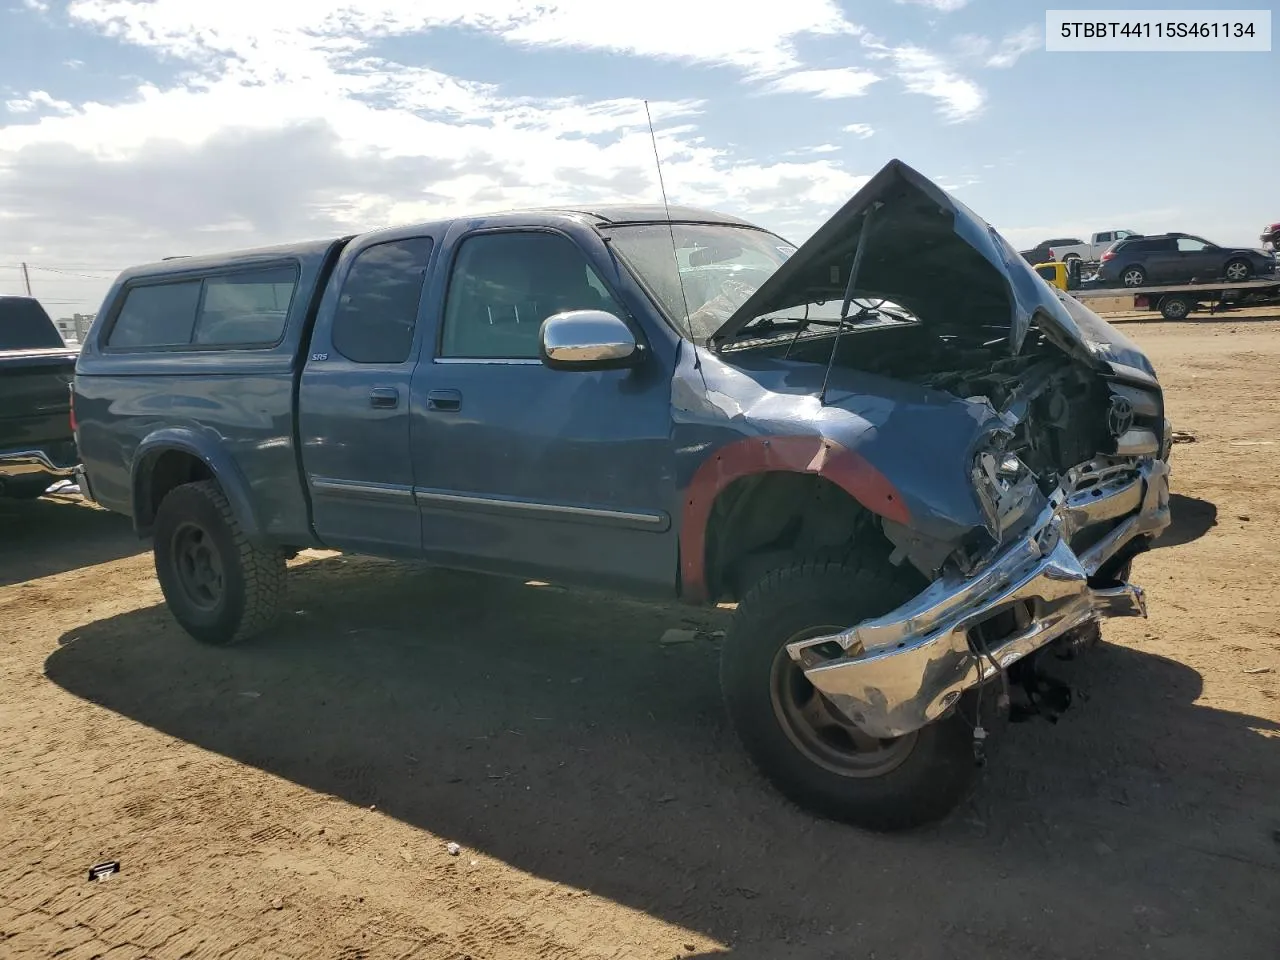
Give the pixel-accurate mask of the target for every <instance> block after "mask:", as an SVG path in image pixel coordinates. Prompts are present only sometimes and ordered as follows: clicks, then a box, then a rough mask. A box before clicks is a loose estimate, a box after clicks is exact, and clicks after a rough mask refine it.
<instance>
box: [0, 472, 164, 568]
mask: <svg viewBox="0 0 1280 960" xmlns="http://www.w3.org/2000/svg"><path fill="white" fill-rule="evenodd" d="M147 549H149V548H148V547H147V545H146V544H144V543H143V542H141V541H140V540H139V539H138V538H137V536H135V535H134V532H133V526H132V524H131V523H130V522H129V520H128V518H126V517H123V516H120V515H119V514H115V513H109V512H107V511H106V510H100V509H98V508H96V507H93V506H90V505H88V504H86V503H85V502H84V501H83V500H81V499H80V498H79V497H78V496H74V495H60V494H46V495H45V496H44V497H41V498H40V499H39V500H8V499H5V498H3V497H0V587H5V586H9V585H10V584H13V583H21V582H22V581H24V580H35V579H37V578H39V577H48V576H52V575H53V574H55V573H65V572H66V571H68V570H77V569H79V568H81V567H87V566H92V565H93V564H96V563H106V562H107V561H109V560H119V559H120V558H122V557H130V556H134V555H135V554H139V553H142V552H143V551H145V550H147Z"/></svg>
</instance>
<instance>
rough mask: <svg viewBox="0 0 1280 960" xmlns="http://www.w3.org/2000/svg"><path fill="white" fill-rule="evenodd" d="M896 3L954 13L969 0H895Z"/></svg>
mask: <svg viewBox="0 0 1280 960" xmlns="http://www.w3.org/2000/svg"><path fill="white" fill-rule="evenodd" d="M895 2H897V3H902V4H908V3H909V4H912V5H914V6H917V7H929V8H930V9H932V10H937V11H938V12H939V13H954V12H955V11H956V10H959V9H960V8H961V7H966V6H968V5H969V0H895Z"/></svg>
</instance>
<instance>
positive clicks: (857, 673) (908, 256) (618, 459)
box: [74, 161, 1171, 829]
mask: <svg viewBox="0 0 1280 960" xmlns="http://www.w3.org/2000/svg"><path fill="white" fill-rule="evenodd" d="M74 411H75V417H76V423H77V431H76V439H77V443H78V445H79V450H80V454H81V459H82V461H83V470H84V475H83V481H84V485H83V489H85V490H86V491H87V492H88V493H89V495H91V496H92V497H93V498H95V499H96V500H97V501H98V502H100V503H101V504H102V505H104V506H106V507H108V508H110V509H112V510H116V511H119V512H121V513H124V514H128V515H129V516H131V517H132V518H133V521H134V524H135V525H136V528H137V531H138V533H139V534H140V535H142V536H150V537H152V538H153V543H154V553H155V563H156V572H157V576H158V578H159V581H160V585H161V587H162V588H163V591H164V595H165V599H166V601H167V604H168V606H169V608H170V610H171V611H172V613H173V615H174V616H175V618H176V619H177V621H178V622H179V623H180V624H181V625H182V627H183V628H185V630H186V631H187V632H188V633H190V634H191V635H192V636H194V637H195V638H196V639H198V640H201V641H204V642H207V643H215V644H223V643H231V642H235V641H239V640H242V639H245V638H248V637H250V636H253V635H255V634H259V633H261V632H262V631H264V630H267V629H268V628H269V627H270V625H271V623H272V619H273V617H274V616H275V614H276V611H277V609H278V608H279V606H280V603H281V597H282V594H283V592H284V590H285V580H286V575H285V567H286V560H287V559H288V558H289V557H290V556H292V555H294V554H295V553H297V551H299V550H301V549H305V548H313V547H328V548H335V549H339V550H344V551H351V552H360V553H367V554H375V555H379V556H386V557H407V558H415V559H419V560H425V561H427V562H429V563H430V564H433V565H437V566H443V567H455V568H464V569H469V570H476V571H483V572H488V573H494V574H502V575H515V576H519V577H523V578H536V579H540V580H548V581H557V582H561V583H566V584H578V585H584V586H592V587H602V588H606V589H611V590H615V591H622V592H626V593H628V594H630V595H633V596H652V597H679V598H683V599H684V600H686V601H688V602H691V603H703V602H723V601H732V602H736V603H737V610H736V613H735V616H734V620H733V624H732V627H731V629H730V631H729V634H728V636H727V637H726V639H725V641H724V644H723V648H722V663H721V679H722V686H723V692H724V698H725V701H726V704H727V707H728V711H729V714H730V716H731V718H732V721H733V723H734V726H735V728H736V729H737V731H738V733H739V735H740V739H741V741H742V743H743V744H744V746H745V748H746V750H747V751H748V753H749V754H750V755H751V757H752V758H753V760H754V761H755V762H756V764H757V766H758V767H759V768H760V770H761V771H762V772H763V773H764V774H765V775H766V776H767V777H768V778H769V779H771V780H772V781H773V782H774V783H775V784H776V785H777V786H778V787H779V788H780V789H781V790H782V791H783V792H784V793H785V794H787V795H788V796H790V797H791V798H793V799H794V800H796V801H798V802H799V803H800V804H802V805H804V806H806V807H808V808H809V809H811V810H813V811H815V812H817V813H820V814H823V815H827V816H830V817H834V818H839V819H843V820H846V821H849V822H852V823H856V824H860V825H864V826H867V827H872V828H878V829H896V828H903V827H909V826H912V825H915V824H919V823H922V822H925V821H928V820H931V819H934V818H937V817H939V816H942V815H944V814H945V813H946V812H947V811H948V810H949V809H951V808H952V807H953V806H954V805H955V803H956V802H957V801H958V799H959V798H960V797H961V796H962V793H963V791H964V790H965V789H966V787H967V784H968V783H969V782H970V779H971V777H972V776H973V771H974V768H975V753H978V752H980V748H981V746H982V741H983V739H984V737H985V735H986V726H984V724H990V723H991V722H992V718H993V716H994V714H993V713H992V712H991V711H993V710H1000V709H1008V710H1010V711H1016V710H1017V709H1018V708H1019V707H1020V706H1021V707H1022V708H1024V709H1028V710H1029V709H1032V708H1034V707H1035V705H1037V704H1040V705H1043V704H1045V703H1048V702H1049V701H1050V700H1051V699H1052V698H1050V697H1047V696H1046V695H1045V691H1046V690H1047V689H1048V688H1047V687H1045V686H1044V684H1045V683H1047V682H1048V681H1047V680H1046V679H1045V676H1046V674H1045V671H1044V670H1043V669H1041V666H1040V665H1041V664H1042V661H1043V659H1044V655H1046V654H1049V653H1051V652H1053V653H1056V654H1060V655H1067V654H1072V653H1074V652H1076V651H1077V650H1079V649H1082V648H1084V647H1086V646H1088V645H1089V644H1090V643H1091V642H1092V641H1093V640H1096V638H1097V635H1098V632H1097V622H1098V621H1099V620H1100V619H1101V618H1104V617H1109V616H1143V615H1145V612H1146V611H1145V606H1144V600H1143V596H1142V591H1141V590H1140V589H1139V588H1138V587H1136V586H1134V585H1132V584H1131V583H1130V582H1129V571H1130V567H1131V564H1132V561H1133V559H1134V557H1135V556H1136V555H1137V554H1138V553H1139V552H1141V551H1142V550H1144V549H1145V548H1146V547H1147V546H1148V545H1149V543H1150V541H1151V539H1152V538H1153V537H1154V536H1155V535H1156V534H1158V533H1159V532H1160V530H1161V529H1163V527H1164V526H1166V525H1167V524H1168V522H1169V506H1168V483H1167V477H1168V470H1167V466H1166V461H1167V459H1168V452H1169V444H1170V442H1171V432H1170V430H1169V425H1168V422H1167V420H1166V419H1165V416H1164V401H1163V396H1162V393H1161V390H1160V386H1159V384H1158V381H1157V379H1156V377H1155V374H1154V371H1153V370H1152V367H1151V364H1150V363H1149V362H1148V360H1147V358H1146V357H1145V356H1144V355H1143V354H1142V353H1141V351H1140V350H1138V348H1137V347H1135V346H1134V344H1133V343H1131V342H1130V341H1128V340H1127V339H1126V338H1125V337H1124V336H1123V335H1121V334H1120V333H1119V332H1117V331H1116V330H1114V329H1112V328H1111V327H1109V326H1108V325H1107V324H1106V323H1104V322H1103V321H1102V320H1101V319H1100V318H1098V317H1097V316H1096V315H1095V314H1093V313H1091V312H1090V311H1089V310H1087V309H1085V308H1084V307H1083V306H1082V305H1081V304H1080V303H1079V302H1078V301H1076V300H1074V299H1073V298H1071V297H1069V296H1067V295H1066V294H1065V293H1063V292H1061V291H1058V290H1055V289H1054V288H1052V287H1050V286H1049V285H1048V284H1046V283H1045V282H1044V281H1043V280H1042V279H1040V278H1039V277H1038V276H1037V275H1036V274H1035V273H1034V272H1033V271H1032V269H1031V268H1030V266H1029V265H1027V264H1026V263H1025V262H1024V261H1023V259H1022V258H1021V257H1020V256H1019V255H1018V253H1017V251H1016V250H1014V249H1013V248H1012V247H1010V246H1009V244H1008V243H1007V242H1005V240H1004V239H1002V238H1001V237H1000V236H999V235H998V234H997V233H996V232H995V231H994V230H992V229H991V228H990V227H989V226H988V225H987V224H986V223H984V222H983V221H982V220H980V219H979V218H978V217H977V216H975V215H974V214H973V213H972V212H971V211H969V210H968V209H967V208H965V207H964V206H963V205H961V204H960V203H958V202H957V201H955V200H954V199H953V198H952V197H950V196H949V195H948V194H946V193H945V192H944V191H943V190H941V189H940V188H938V187H937V186H936V185H934V184H933V183H931V182H930V181H929V180H927V179H926V178H924V177H923V176H921V175H920V174H919V173H917V172H915V171H914V170H912V169H911V168H909V167H907V166H906V165H904V164H902V163H900V162H898V161H893V162H891V163H889V164H888V165H887V166H886V167H885V168H884V169H883V170H881V171H880V172H879V173H878V174H877V175H876V176H875V177H874V178H872V179H871V180H870V182H869V183H868V184H867V185H866V186H865V187H864V188H863V189H862V190H860V191H859V192H858V193H857V194H856V195H855V196H854V197H853V198H852V199H850V201H849V202H848V203H847V204H846V205H845V206H844V207H843V208H841V209H840V210H839V211H838V212H837V213H836V214H835V215H834V216H833V217H832V218H831V220H829V221H828V222H827V223H826V224H825V225H824V226H823V227H821V228H820V229H819V230H818V231H817V232H816V233H815V234H814V235H813V237H812V238H810V239H809V240H808V241H807V242H806V243H804V245H803V246H801V247H800V248H799V249H796V248H795V247H793V246H792V245H791V244H789V243H787V242H786V241H785V240H783V239H782V238H781V237H779V236H777V235H775V234H773V233H771V232H769V231H766V230H763V229H760V228H759V227H756V226H753V225H752V224H750V223H747V222H744V221H742V220H739V219H736V218H734V217H729V216H724V215H720V214H716V213H711V212H708V211H703V210H695V209H688V208H671V209H669V210H668V209H666V208H663V207H660V206H659V207H644V206H584V207H581V208H573V209H554V210H533V211H525V212H512V213H503V214H500V215H492V216H483V217H460V218H457V219H451V220H441V221H438V222H432V223H424V224H418V225H415V226H410V227H397V228H393V229H385V230H379V231H376V232H373V233H367V234H364V235H361V236H355V237H344V238H341V239H333V240H324V241H321V242H314V243H298V244H293V245H289V246H281V247H274V248H270V249H258V250H252V251H248V252H242V253H233V254H227V255H224V256H207V257H198V258H177V259H170V260H166V261H163V262H161V263H156V264H152V265H149V266H143V267H137V268H134V269H130V270H128V271H126V272H125V273H123V274H122V275H121V276H120V277H119V278H118V279H117V281H116V282H115V284H114V286H113V287H112V289H111V291H110V293H109V294H108V295H107V298H106V301H105V303H104V305H103V307H102V310H101V311H100V312H99V314H98V319H97V321H96V322H95V324H94V327H93V330H92V331H91V332H90V334H89V336H88V338H87V342H86V343H85V344H84V346H83V349H82V350H81V352H80V356H79V359H78V361H77V365H76V375H75V385H74ZM984 718H985V719H984Z"/></svg>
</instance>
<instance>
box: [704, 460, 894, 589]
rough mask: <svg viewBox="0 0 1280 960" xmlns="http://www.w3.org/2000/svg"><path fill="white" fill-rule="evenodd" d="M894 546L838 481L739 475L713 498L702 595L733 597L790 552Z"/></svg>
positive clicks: (800, 475)
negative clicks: (855, 546)
mask: <svg viewBox="0 0 1280 960" xmlns="http://www.w3.org/2000/svg"><path fill="white" fill-rule="evenodd" d="M855 542H856V544H857V547H858V549H871V550H879V551H882V552H883V553H884V558H885V562H886V563H887V562H888V557H889V553H890V552H891V550H892V545H891V544H890V543H889V540H888V538H886V537H885V536H884V534H883V532H882V531H881V530H880V527H879V524H877V523H876V518H875V515H874V514H872V513H871V511H870V510H868V509H867V508H866V507H864V506H862V504H860V503H858V501H857V500H855V499H854V498H853V497H851V496H850V495H849V494H848V493H846V492H845V491H844V490H842V489H841V488H840V487H838V486H836V484H834V483H832V482H831V481H830V480H827V479H826V478H824V477H820V476H817V475H815V474H811V473H790V472H772V473H760V474H754V475H752V476H749V477H741V478H739V479H737V480H735V481H734V482H733V483H731V484H729V486H727V487H725V489H724V490H722V491H721V492H720V495H719V496H718V497H716V500H715V503H714V505H713V506H712V508H711V515H710V517H709V519H708V521H707V537H706V567H705V569H706V576H707V595H708V597H710V598H711V599H713V600H737V599H739V597H740V596H741V595H742V594H743V593H745V592H746V590H747V589H749V588H750V586H751V585H752V583H754V582H755V580H756V579H758V578H759V577H760V576H763V575H764V574H765V573H767V572H768V570H769V569H772V568H773V567H774V566H777V565H780V564H781V563H785V562H787V561H786V560H784V559H783V558H790V557H795V556H801V555H803V556H823V555H825V556H832V557H837V556H844V555H845V554H847V553H849V552H850V551H851V550H852V549H854V544H855Z"/></svg>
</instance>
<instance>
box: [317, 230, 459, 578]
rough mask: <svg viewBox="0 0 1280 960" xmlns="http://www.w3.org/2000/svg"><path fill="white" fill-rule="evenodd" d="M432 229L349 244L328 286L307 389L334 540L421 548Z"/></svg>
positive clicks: (321, 490) (389, 550)
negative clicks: (418, 378) (420, 369)
mask: <svg viewBox="0 0 1280 960" xmlns="http://www.w3.org/2000/svg"><path fill="white" fill-rule="evenodd" d="M434 247H435V242H434V239H433V238H432V237H430V236H405V237H400V238H396V239H380V240H378V241H377V242H369V241H366V242H364V243H362V244H361V245H360V246H357V247H354V248H349V249H348V250H347V251H346V252H345V253H344V254H343V257H342V259H341V260H340V261H339V264H338V267H337V269H336V270H335V273H334V277H333V280H332V281H331V282H330V289H329V290H328V292H327V293H326V294H325V298H324V301H323V303H322V304H321V307H320V311H319V314H318V316H317V318H316V325H315V332H314V334H313V336H312V338H311V347H310V354H309V356H308V357H307V362H306V366H305V367H304V369H303V374H302V384H301V387H300V390H299V396H298V410H299V413H298V421H299V435H300V437H301V444H302V461H303V469H304V471H305V473H306V479H307V484H308V487H309V489H310V492H311V503H312V518H313V519H312V522H313V525H314V526H315V530H316V533H317V534H318V535H319V537H320V539H321V540H323V541H324V542H325V543H326V544H328V545H329V546H332V547H337V548H339V549H349V550H353V551H358V552H365V553H371V554H377V555H388V556H395V555H409V556H414V555H417V554H418V553H419V551H420V550H421V546H422V541H421V535H420V526H419V521H418V510H417V506H416V505H415V503H414V499H413V461H412V457H411V456H410V452H409V384H410V381H411V379H412V375H413V368H414V364H415V362H416V358H417V352H418V343H419V337H420V328H421V324H420V323H419V322H418V318H419V313H420V311H421V307H422V290H423V284H424V282H425V279H426V275H427V270H428V267H429V265H430V262H431V254H432V251H433V249H434Z"/></svg>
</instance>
